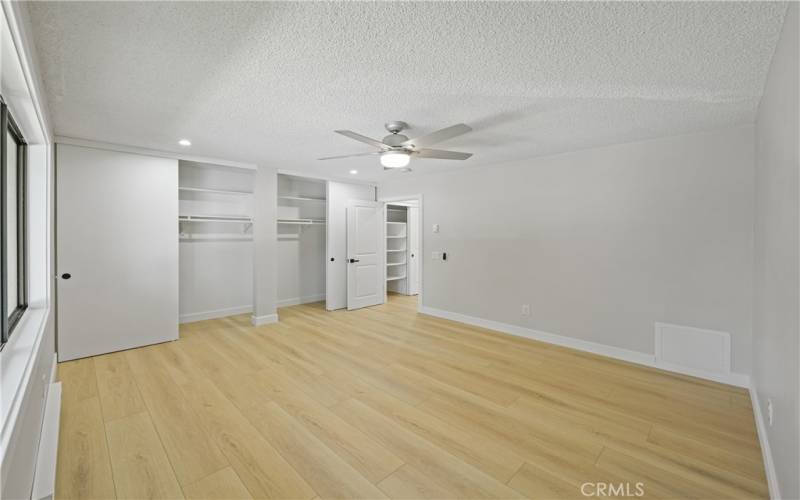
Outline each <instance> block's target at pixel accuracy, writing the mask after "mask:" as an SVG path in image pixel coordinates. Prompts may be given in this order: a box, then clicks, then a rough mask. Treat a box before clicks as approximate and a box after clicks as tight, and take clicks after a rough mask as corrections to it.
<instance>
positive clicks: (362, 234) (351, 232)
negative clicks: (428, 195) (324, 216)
mask: <svg viewBox="0 0 800 500" xmlns="http://www.w3.org/2000/svg"><path fill="white" fill-rule="evenodd" d="M383 225H384V223H383V204H382V203H378V202H375V201H352V202H350V203H349V204H348V206H347V255H348V259H347V309H348V310H352V309H360V308H362V307H367V306H374V305H376V304H382V303H383V300H384V296H385V294H384V290H383V283H384V281H383V280H384V277H385V269H384V261H383V258H382V251H383V245H382V244H381V243H382V240H383V234H384V233H383Z"/></svg>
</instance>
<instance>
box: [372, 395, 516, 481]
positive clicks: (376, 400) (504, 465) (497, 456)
mask: <svg viewBox="0 0 800 500" xmlns="http://www.w3.org/2000/svg"><path fill="white" fill-rule="evenodd" d="M358 400H359V401H361V402H362V403H365V404H367V405H368V406H370V407H371V408H373V409H375V410H377V411H379V412H380V413H382V414H383V415H385V416H387V417H389V418H391V419H392V420H394V421H395V422H397V423H399V424H400V425H401V426H403V427H404V428H405V429H407V430H409V431H411V432H414V433H415V434H417V435H419V436H420V437H422V438H424V439H426V440H428V441H430V442H431V443H433V444H435V445H436V446H439V447H440V448H442V449H444V450H445V451H447V452H449V453H451V454H452V455H454V456H456V457H458V458H460V459H461V460H462V461H464V462H466V463H468V464H471V465H473V466H475V467H477V468H478V469H480V470H482V471H484V472H486V473H487V474H489V475H490V476H492V477H494V478H495V479H497V480H498V481H500V482H503V483H504V482H506V481H508V480H509V479H510V478H511V476H513V475H514V473H515V472H516V471H517V470H518V469H519V468H520V466H521V465H522V463H523V459H522V458H521V457H520V456H519V455H517V454H516V453H514V452H513V451H512V450H509V449H508V448H506V447H504V446H502V445H500V444H498V443H497V442H496V441H494V440H492V439H487V438H485V437H483V436H481V435H479V434H476V433H471V432H469V431H467V430H464V429H463V428H461V427H458V426H455V425H453V423H452V422H448V421H446V420H441V419H439V418H437V417H435V416H433V415H431V414H429V413H426V412H424V411H422V410H419V409H417V408H415V407H413V406H411V405H409V404H407V403H404V402H403V401H401V400H399V399H396V398H393V397H391V396H389V395H388V394H384V393H382V392H380V391H369V392H365V393H363V394H361V395H360V396H358Z"/></svg>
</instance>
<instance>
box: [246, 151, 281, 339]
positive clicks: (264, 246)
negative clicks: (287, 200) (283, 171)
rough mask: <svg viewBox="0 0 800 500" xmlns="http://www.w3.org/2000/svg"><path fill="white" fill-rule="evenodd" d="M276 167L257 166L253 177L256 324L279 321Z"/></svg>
mask: <svg viewBox="0 0 800 500" xmlns="http://www.w3.org/2000/svg"><path fill="white" fill-rule="evenodd" d="M277 174H278V173H277V170H276V169H275V168H273V167H269V166H265V165H259V166H258V169H257V170H256V175H255V180H254V189H253V192H254V204H253V205H254V207H253V316H252V322H253V324H256V325H262V324H266V323H273V322H275V321H278V315H277V312H276V302H277V300H276V296H277V294H276V291H277V288H278V286H277V264H278V259H277V247H276V228H275V218H276V214H277V191H278V190H277V185H278V179H277Z"/></svg>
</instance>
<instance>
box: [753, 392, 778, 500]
mask: <svg viewBox="0 0 800 500" xmlns="http://www.w3.org/2000/svg"><path fill="white" fill-rule="evenodd" d="M754 386H755V383H753V384H752V385H751V386H750V402H751V403H752V405H753V417H754V418H755V421H756V430H757V431H758V441H759V442H760V443H761V457H762V459H763V460H764V472H765V473H766V475H767V486H769V497H770V498H773V499H776V500H777V499H780V498H783V497H781V488H780V485H779V484H778V473H777V472H776V471H775V462H774V461H773V460H772V450H771V449H770V447H769V437H768V436H767V425H766V422H765V421H764V415H763V414H762V413H761V401H760V400H759V399H758V392H757V391H756V389H755V387H754Z"/></svg>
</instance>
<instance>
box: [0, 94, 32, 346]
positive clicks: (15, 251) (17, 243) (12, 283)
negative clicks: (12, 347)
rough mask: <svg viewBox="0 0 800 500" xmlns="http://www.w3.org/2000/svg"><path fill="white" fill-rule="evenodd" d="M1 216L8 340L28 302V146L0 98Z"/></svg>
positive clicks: (5, 335)
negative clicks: (26, 223) (26, 193)
mask: <svg viewBox="0 0 800 500" xmlns="http://www.w3.org/2000/svg"><path fill="white" fill-rule="evenodd" d="M0 130H2V135H0V167H1V169H2V172H0V212H1V213H0V220H1V221H2V226H3V228H2V237H1V238H2V245H0V253H2V259H0V260H1V261H2V262H1V264H2V301H1V302H0V304H1V305H2V323H3V329H2V343H3V344H5V343H6V341H7V340H8V338H9V337H10V336H11V334H12V333H13V332H14V328H15V327H16V326H17V323H19V320H20V318H21V317H22V314H23V313H24V312H25V309H26V308H27V306H28V300H27V298H28V297H27V267H26V262H25V256H26V253H27V249H26V243H27V239H28V238H27V232H26V228H25V173H26V159H27V158H26V156H27V147H26V144H25V139H24V138H23V137H22V134H21V133H20V130H19V128H17V126H16V124H15V122H14V119H13V117H12V116H11V114H10V113H9V111H8V108H7V107H6V105H5V103H4V102H3V101H2V100H1V99H0Z"/></svg>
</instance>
